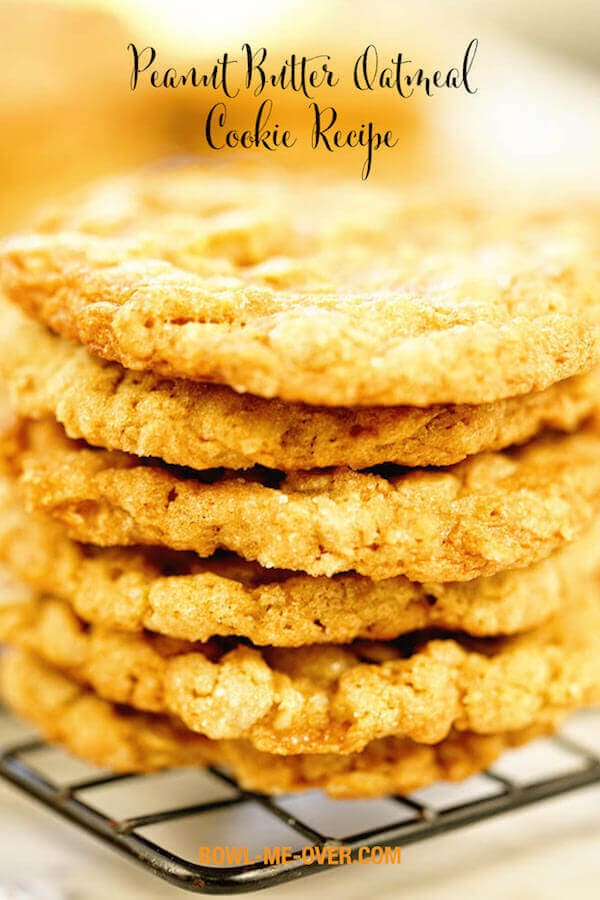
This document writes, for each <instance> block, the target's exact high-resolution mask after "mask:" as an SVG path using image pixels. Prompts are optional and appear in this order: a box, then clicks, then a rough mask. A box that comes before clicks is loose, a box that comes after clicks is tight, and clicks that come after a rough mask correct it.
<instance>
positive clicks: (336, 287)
mask: <svg viewBox="0 0 600 900" xmlns="http://www.w3.org/2000/svg"><path fill="white" fill-rule="evenodd" d="M599 222H600V217H599V216H598V212H597V210H595V209H590V210H581V211H576V212H564V211H562V210H559V211H557V212H550V211H545V212H540V213H538V214H534V215H532V214H531V213H529V212H528V213H524V212H521V211H519V210H514V211H511V210H508V209H498V208H494V209H493V210H490V209H489V203H479V202H477V201H475V200H474V201H466V200H452V199H450V200H447V201H440V200H439V199H438V198H437V197H436V198H435V199H433V198H432V196H428V195H427V194H425V195H422V196H419V195H418V194H416V193H413V192H410V191H407V190H406V189H399V188H396V189H395V190H394V189H392V188H390V187H389V186H386V187H376V186H375V185H374V184H369V185H362V187H361V189H360V191H357V189H356V182H355V181H348V182H345V181H339V182H337V181H335V180H332V179H330V178H329V179H323V178H322V177H319V176H315V175H310V174H308V173H300V172H294V173H293V174H289V173H288V174H285V173H283V172H279V173H278V172H277V171H276V170H275V169H274V168H273V166H265V167H264V168H259V167H233V166H232V167H227V166H221V167H211V166H197V167H190V168H187V169H186V168H182V169H180V170H175V171H168V172H155V173H150V174H141V175H133V176H131V177H130V178H122V179H116V180H114V181H112V182H111V181H109V182H107V183H104V184H101V185H99V186H97V187H93V188H92V189H91V190H90V191H89V192H88V193H87V194H85V195H84V196H83V197H82V198H81V199H80V200H79V201H78V202H75V203H73V204H71V205H69V204H65V205H64V208H61V207H59V208H57V209H55V210H53V211H51V212H50V213H48V214H47V215H45V216H42V217H40V221H39V224H38V226H37V230H35V231H34V232H33V233H31V234H29V235H23V236H17V237H15V238H14V239H13V240H11V241H9V242H7V243H6V244H5V245H4V248H3V250H2V252H1V254H0V284H1V286H2V287H3V288H4V290H5V292H6V293H7V295H8V297H9V299H11V300H13V301H15V302H16V303H17V304H18V305H20V306H22V307H23V309H25V310H26V311H28V312H30V313H31V314H32V315H33V316H34V317H36V318H39V319H41V320H42V321H43V322H45V323H46V324H48V325H49V326H50V327H51V328H52V329H53V330H55V331H57V332H58V333H60V334H61V335H63V337H66V338H69V339H71V340H74V341H77V342H79V343H82V344H85V345H86V346H87V347H88V348H90V349H91V350H92V351H93V352H95V353H97V354H98V355H100V356H103V357H105V358H106V359H110V360H115V361H117V362H120V363H121V364H122V365H123V366H125V367H126V368H128V369H148V370H151V371H154V372H156V373H159V374H161V375H166V376H168V377H182V378H189V379H193V380H198V381H205V382H206V381H215V382H219V383H223V384H228V385H230V386H231V387H233V388H234V389H235V390H237V391H238V392H249V393H252V394H257V395H259V396H263V397H280V398H282V399H284V400H288V401H301V402H305V403H309V404H314V405H325V406H356V405H361V406H362V405H399V404H406V405H410V406H413V405H416V406H430V405H432V404H437V403H444V404H446V403H469V404H479V403H488V402H493V401H496V400H499V399H503V398H506V397H511V396H516V395H519V394H527V393H530V392H532V391H539V390H543V389H545V388H547V387H549V386H550V385H551V384H554V383H556V382H558V381H561V380H563V379H565V378H568V377H570V376H572V375H575V374H578V373H581V372H584V371H586V370H589V369H590V368H591V367H592V366H593V365H594V364H595V363H597V362H599V361H600V291H599V287H600V265H599V264H598V246H599V237H600V229H599V227H598V226H599Z"/></svg>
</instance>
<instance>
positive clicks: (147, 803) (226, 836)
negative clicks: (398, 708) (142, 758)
mask: <svg viewBox="0 0 600 900" xmlns="http://www.w3.org/2000/svg"><path fill="white" fill-rule="evenodd" d="M578 721H579V723H581V722H582V721H583V726H584V727H583V729H581V728H580V729H579V731H578V730H577V728H576V729H575V737H574V736H573V730H570V731H569V732H567V733H563V734H561V735H558V736H556V737H553V738H546V739H543V740H539V741H536V742H534V743H532V744H529V745H526V746H525V747H522V748H520V749H518V750H512V751H509V752H508V753H506V754H505V755H504V756H503V757H502V758H501V760H499V762H498V763H497V764H496V765H495V766H493V767H492V768H491V769H490V770H488V771H487V772H484V773H482V774H480V775H476V776H474V777H472V778H470V779H468V780H467V781H465V782H462V783H460V784H452V785H451V784H447V783H443V784H442V783H440V784H437V785H432V786H431V787H429V788H426V789H423V790H420V791H416V792H414V793H413V794H411V795H410V796H407V797H398V798H396V797H387V798H382V799H377V800H354V801H352V800H348V801H343V800H331V799H329V798H327V797H326V796H324V795H323V794H322V793H321V792H318V791H311V792H307V793H304V794H294V795H287V796H284V797H278V798H270V797H265V796H263V795H260V794H255V793H251V792H248V791H244V790H241V789H240V788H239V787H238V785H237V784H236V782H235V780H234V779H233V778H232V777H230V775H229V774H228V773H227V772H226V771H221V770H218V769H208V770H196V769H194V770H189V769H188V770H175V771H170V772H164V773H159V774H156V775H144V776H141V775H133V776H122V775H121V776H117V775H113V774H110V773H108V772H104V771H102V770H99V769H94V768H93V767H91V766H88V765H87V764H84V763H82V762H80V761H78V760H75V759H73V758H72V757H70V756H69V755H68V754H66V753H64V752H63V751H62V750H60V749H58V748H56V747H51V746H49V745H48V744H46V743H44V742H43V741H41V740H40V739H39V738H38V737H36V736H34V735H32V734H31V732H30V731H29V730H28V732H29V733H28V734H27V736H26V737H25V736H24V734H23V727H22V726H20V725H18V724H16V723H14V720H12V719H10V717H9V716H8V715H6V714H4V713H2V712H1V711H0V775H1V776H2V777H3V778H5V779H6V780H7V781H9V782H10V783H12V784H13V785H15V786H16V787H18V788H19V789H20V790H22V791H24V792H25V793H27V794H29V795H30V796H32V797H34V798H35V799H37V800H38V801H40V802H41V803H43V804H44V805H45V806H46V807H49V808H50V809H52V810H54V811H55V812H57V813H58V814H59V815H60V816H62V817H63V818H65V819H68V820H70V821H71V822H73V823H75V824H76V825H78V826H79V827H80V828H82V829H84V830H85V831H87V832H89V833H91V834H92V835H94V836H95V837H96V838H98V839H99V840H101V841H103V842H105V843H107V844H109V845H110V846H111V847H113V848H114V849H115V850H117V851H120V852H121V853H123V854H125V855H126V856H127V857H129V858H130V859H133V860H135V861H136V862H137V863H139V864H141V865H142V866H143V867H144V868H145V869H146V870H147V871H149V872H152V873H153V874H154V875H157V876H159V877H161V878H164V879H165V880H166V881H168V882H170V883H171V884H173V885H175V886H177V887H179V888H184V889H186V890H188V891H192V892H196V893H199V894H202V893H204V894H225V893H229V894H233V893H242V892H245V891H251V890H257V889H260V888H266V887H269V886H274V885H276V884H281V883H282V882H286V881H290V880H293V879H297V878H301V877H303V876H306V875H309V874H313V873H315V872H318V871H320V870H323V869H325V868H327V867H328V866H327V865H324V864H322V863H318V862H315V861H313V862H310V861H307V859H308V857H307V856H306V854H307V852H308V851H307V850H306V849H305V850H304V854H305V856H304V858H303V848H309V847H313V848H314V847H317V848H321V849H322V848H329V847H338V848H339V847H347V848H349V849H350V853H351V857H352V859H353V860H354V859H357V858H358V853H359V851H360V848H361V847H365V846H366V847H371V848H372V847H394V846H400V847H404V846H406V845H408V844H411V843H414V842H416V841H422V840H426V839H427V838H430V837H433V836H434V835H439V834H441V833H443V832H447V831H450V830H453V829H456V828H460V827H463V826H465V825H470V824H472V823H474V822H478V821H481V820H483V819H487V818H489V817H491V816H496V815H499V814H501V813H506V812H508V811H510V810H515V809H518V808H520V807H524V806H527V805H529V804H532V803H536V802H538V801H540V800H544V799H546V798H549V797H555V796H557V795H559V794H562V793H565V792H567V791H573V790H575V789H577V788H581V787H584V786H586V785H591V784H593V783H595V782H600V754H598V752H597V751H596V750H595V749H594V748H593V746H592V744H591V743H587V742H586V741H585V740H584V741H583V742H582V740H581V737H580V734H583V735H584V736H585V735H586V734H589V733H590V727H589V726H590V725H593V726H594V727H595V728H596V730H598V728H599V727H600V713H589V714H587V719H586V717H585V715H584V717H583V720H582V718H581V717H579V719H578ZM16 734H19V738H18V739H17V737H16ZM201 846H210V847H214V846H221V847H237V848H239V847H245V848H247V850H246V853H247V854H248V857H247V858H248V859H249V860H250V861H249V862H245V863H244V864H242V865H236V864H233V865H201V864H199V863H198V859H199V847H201ZM265 847H269V848H277V847H290V848H291V850H292V856H293V857H297V858H292V859H291V861H290V862H283V861H278V862H277V861H275V862H273V861H268V860H267V861H266V860H265V859H264V848H265ZM363 852H364V851H363ZM308 856H310V854H308Z"/></svg>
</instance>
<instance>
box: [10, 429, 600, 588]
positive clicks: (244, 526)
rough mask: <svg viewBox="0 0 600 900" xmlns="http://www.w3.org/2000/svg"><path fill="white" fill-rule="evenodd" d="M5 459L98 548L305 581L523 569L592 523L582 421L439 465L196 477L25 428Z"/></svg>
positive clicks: (598, 440) (592, 449)
mask: <svg viewBox="0 0 600 900" xmlns="http://www.w3.org/2000/svg"><path fill="white" fill-rule="evenodd" d="M13 443H14V442H13V440H12V438H11V440H10V441H9V447H8V449H6V447H5V450H4V451H3V449H2V447H3V441H2V440H1V439H0V453H2V452H8V453H14V455H15V458H14V460H13V462H14V464H15V465H17V466H20V467H22V479H21V480H22V484H23V488H24V491H25V494H26V497H27V499H28V501H29V503H30V505H31V507H32V508H35V509H39V510H41V511H43V512H45V513H47V514H49V515H51V516H52V517H53V518H55V519H56V520H57V521H60V522H62V523H63V524H64V525H66V526H67V529H68V531H69V534H70V536H71V537H73V538H75V539H76V540H81V541H86V542H90V543H93V544H98V545H101V546H125V545H134V544H141V545H151V546H166V547H171V548H172V549H175V550H194V551H195V552H197V553H198V554H199V555H200V556H204V557H206V556H210V555H211V554H212V553H214V551H215V550H217V549H219V548H224V549H227V550H231V551H233V552H235V553H237V554H238V555H240V556H242V557H244V558H245V559H253V560H257V561H258V562H260V563H261V565H262V566H264V567H266V568H281V569H295V570H301V571H304V572H308V573H309V574H310V575H333V574H335V573H337V572H344V571H348V570H352V569H354V570H356V571H357V572H359V573H360V574H361V575H367V576H369V577H371V578H374V579H383V578H391V577H394V576H396V575H406V577H408V578H410V579H411V580H413V581H419V582H426V581H467V580H470V579H471V578H475V577H476V576H480V575H493V574H495V573H497V572H501V571H504V570H506V569H511V568H519V567H524V566H527V565H530V564H532V563H535V562H537V561H539V560H541V559H543V558H545V557H547V556H549V555H550V553H552V552H553V551H554V550H556V549H558V548H559V547H561V546H562V545H563V544H564V543H565V542H567V541H570V540H574V539H575V538H577V537H578V536H579V535H581V534H582V533H583V532H584V531H585V529H586V528H587V527H588V526H589V525H590V524H591V522H592V520H593V519H594V517H595V515H596V513H597V511H598V508H599V507H600V434H599V432H598V426H597V425H594V424H593V423H591V424H590V426H589V427H588V428H586V429H582V430H581V431H580V432H578V433H576V434H574V435H570V436H564V435H560V436H557V435H552V434H551V435H547V436H545V437H540V438H538V439H536V440H534V441H532V442H531V443H530V444H528V445H526V446H525V447H523V448H521V449H518V450H514V451H509V452H504V453H483V454H480V455H478V456H473V457H470V458H469V459H467V460H465V461H464V462H462V463H458V464H457V465H455V466H452V467H451V468H448V469H440V470H435V469H413V470H410V471H403V470H400V471H398V470H397V469H393V468H392V469H391V470H390V469H384V470H383V471H375V472H373V473H369V472H353V471H351V470H349V469H331V470H322V471H319V470H316V471H313V472H297V473H289V474H287V475H285V474H284V473H278V472H273V471H270V470H254V469H251V470H249V471H248V472H245V473H238V472H231V471H227V470H226V471H224V472H221V471H220V470H216V471H213V472H208V473H194V472H193V471H191V470H179V469H169V468H168V467H166V466H164V465H161V464H159V463H157V462H155V461H142V460H139V459H138V458H137V457H133V456H128V455H126V454H123V453H119V452H118V451H104V450H96V449H91V448H88V447H86V446H85V445H80V444H77V443H75V442H73V441H69V440H68V438H66V437H65V434H64V431H63V429H62V428H61V427H60V426H58V425H57V424H56V423H55V422H54V421H50V420H44V421H41V422H29V423H28V424H25V425H24V427H23V432H22V435H21V446H20V448H18V449H17V451H14V448H13V447H12V444H13Z"/></svg>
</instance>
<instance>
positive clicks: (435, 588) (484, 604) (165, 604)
mask: <svg viewBox="0 0 600 900" xmlns="http://www.w3.org/2000/svg"><path fill="white" fill-rule="evenodd" d="M0 506H1V507H2V510H3V513H2V516H0V559H2V560H4V561H5V562H6V563H7V564H8V565H9V566H10V567H11V569H12V570H13V571H14V572H15V573H16V575H17V576H18V577H19V578H20V579H22V580H23V581H26V582H27V583H28V584H31V585H32V586H33V587H35V588H36V589H37V590H39V591H41V592H43V593H49V594H53V595H55V596H57V597H60V598H61V599H63V600H66V601H67V602H68V603H70V605H71V606H72V607H73V609H74V610H75V611H76V612H77V613H78V615H80V616H81V618H82V619H84V620H85V621H87V622H93V623H96V624H98V625H105V626H108V627H110V628H117V629H119V630H122V631H144V630H149V631H154V632H157V633H159V634H165V635H167V636H170V637H175V638H180V639H183V640H189V641H207V640H208V639H209V638H211V637H214V636H216V635H217V636H235V635H238V636H241V637H246V638H249V639H250V640H251V641H252V642H253V643H254V644H260V645H264V644H273V645H276V646H283V647H294V646H301V645H303V644H321V643H348V642H350V641H353V640H354V639H355V638H370V639H377V640H392V639H393V638H396V637H398V636H399V635H401V634H403V633H405V632H408V631H414V630H416V629H421V628H428V627H438V628H445V629H448V630H455V631H464V632H467V633H469V634H472V635H477V636H490V635H498V634H512V633H515V632H519V631H523V630H525V629H527V628H531V627H532V626H534V625H538V624H540V623H541V622H543V621H545V620H546V619H548V618H549V617H550V616H551V615H552V613H554V612H556V611H557V610H558V609H560V608H561V607H563V606H565V605H566V604H568V603H572V602H575V601H576V600H577V599H578V596H579V591H580V587H579V583H580V581H581V580H582V579H586V578H587V577H589V576H590V575H592V574H593V573H594V572H595V571H597V570H598V568H599V567H600V520H597V522H596V524H595V525H594V526H593V528H592V529H591V530H590V531H589V532H586V534H585V535H584V536H583V537H582V538H580V539H579V540H578V541H574V542H573V543H572V544H569V545H567V546H566V547H564V548H563V549H561V550H559V551H557V552H556V553H554V554H553V555H552V556H551V557H549V558H548V559H546V560H543V561H542V562H540V563H537V564H535V565H534V566H530V567H529V568H527V569H520V570H516V571H509V572H501V573H499V574H498V575H493V576H489V577H482V578H476V579H474V580H472V581H468V582H464V581H463V582H454V583H446V584H443V583H439V582H438V583H435V582H428V583H426V584H418V583H417V582H411V581H408V579H406V578H404V577H402V576H398V577H397V578H392V579H386V580H384V581H379V582H373V581H371V579H369V578H366V577H364V576H362V575H357V574H355V573H347V574H345V575H337V576H334V577H333V578H326V577H324V576H320V577H312V576H309V575H302V574H294V573H291V572H281V571H277V570H273V569H271V570H267V569H263V568H261V567H260V566H259V565H258V564H256V563H249V562H247V561H245V560H242V559H240V558H239V557H235V556H232V555H230V554H221V555H218V556H216V557H214V558H212V559H208V560H202V559H200V558H199V557H197V556H196V555H195V554H193V553H184V552H179V551H172V552H169V551H164V550H162V551H161V550H159V549H157V548H137V547H136V548H126V549H122V548H95V547H92V546H89V545H81V544H78V543H77V542H75V541H72V540H71V539H70V538H69V537H68V536H67V535H66V533H65V531H64V528H62V527H61V526H60V525H59V524H58V523H56V522H53V521H52V520H51V519H50V518H48V517H47V516H43V515H40V514H28V513H26V512H25V510H24V508H23V505H22V498H21V497H20V495H19V492H18V490H17V488H16V484H15V483H14V480H12V479H11V478H10V477H9V476H8V475H6V474H2V473H0Z"/></svg>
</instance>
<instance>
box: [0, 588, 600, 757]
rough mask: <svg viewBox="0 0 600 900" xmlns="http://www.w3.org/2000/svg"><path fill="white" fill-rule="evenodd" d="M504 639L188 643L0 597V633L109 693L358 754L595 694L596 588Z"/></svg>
mask: <svg viewBox="0 0 600 900" xmlns="http://www.w3.org/2000/svg"><path fill="white" fill-rule="evenodd" d="M580 588H581V597H580V599H579V602H578V603H577V604H574V605H573V606H572V607H570V608H568V609H565V610H561V612H560V613H558V614H557V615H556V616H555V617H554V618H553V619H551V620H550V621H549V622H547V623H546V624H545V625H542V626H539V628H537V629H534V630H532V631H531V632H528V633H526V634H524V635H521V636H519V637H513V638H503V639H493V638H488V639H486V640H483V639H480V640H479V641H477V640H475V639H467V638H466V637H457V636H452V637H450V636H448V635H447V634H439V635H436V634H432V635H431V634H428V633H427V632H425V633H416V634H413V635H411V636H408V637H406V638H404V639H402V640H399V641H397V642H388V643H382V642H379V643H377V642H373V641H359V642H356V643H354V644H349V645H344V646H336V645H333V644H329V645H327V644H326V645H322V646H311V647H300V648H295V649H283V648H277V647H264V648H262V649H258V648H256V647H253V646H251V645H249V644H247V643H245V642H239V641H236V640H235V639H232V640H229V641H225V640H219V639H213V640H211V641H209V642H208V643H206V644H191V643H189V642H185V641H178V640H174V639H172V638H166V637H163V636H160V635H154V634H152V633H151V632H148V633H144V634H126V633H124V632H120V631H114V630H112V629H108V628H103V627H101V626H88V625H87V624H86V623H84V622H83V621H82V620H81V619H79V618H78V617H77V616H76V615H75V614H74V612H73V610H72V609H71V607H70V606H69V605H68V604H67V603H64V602H63V601H62V600H56V599H54V598H41V597H40V598H33V599H31V600H24V599H23V596H22V593H21V592H19V595H18V596H17V598H16V599H15V602H14V603H11V602H10V595H8V596H7V597H6V599H5V602H4V603H3V604H2V607H1V609H0V638H1V639H2V640H3V641H5V642H6V643H8V644H13V645H15V646H18V647H21V648H24V649H26V650H28V651H30V652H32V653H34V654H35V655H36V656H40V657H41V658H42V659H44V660H45V661H46V662H48V663H49V664H51V665H53V666H55V667H57V668H59V669H61V670H62V671H65V672H66V673H67V674H69V675H70V676H71V677H73V678H74V679H75V680H76V681H79V682H81V683H82V684H84V685H88V686H90V687H91V688H93V690H94V691H95V692H96V693H97V694H99V696H101V697H103V698H104V699H107V700H110V701H111V702H115V703H121V704H126V705H128V706H133V707H134V708H136V709H140V710H142V711H145V712H155V713H160V714H165V715H166V714H168V715H173V716H177V717H178V718H180V719H181V720H182V721H183V722H184V724H185V725H186V726H187V727H188V728H190V730H192V731H196V732H198V733H199V734H203V735H205V736H206V737H209V738H211V739H213V740H228V739H234V740H238V739H246V740H249V741H250V743H251V744H253V746H255V747H256V748H257V749H258V750H263V751H265V752H268V753H280V754H283V755H287V754H295V753H354V752H358V751H361V750H363V749H364V747H365V746H366V745H367V744H368V743H369V742H370V741H373V740H377V739H379V738H383V737H389V736H396V737H406V738H410V739H411V740H414V741H417V742H418V743H424V744H436V743H438V742H439V741H441V740H443V739H444V738H446V737H447V736H448V735H449V734H450V732H451V731H452V730H453V729H455V730H457V731H473V732H475V733H477V734H493V733H496V732H503V731H515V730H518V729H521V728H527V727H529V726H530V725H535V724H543V723H544V722H546V721H548V720H554V719H555V718H556V716H557V715H560V714H562V713H566V712H568V711H569V710H571V709H577V708H579V707H582V706H589V705H592V704H594V703H597V702H600V590H599V585H598V582H597V581H595V582H588V583H587V584H585V583H583V584H581V585H580Z"/></svg>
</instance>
